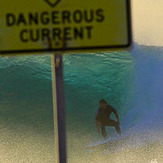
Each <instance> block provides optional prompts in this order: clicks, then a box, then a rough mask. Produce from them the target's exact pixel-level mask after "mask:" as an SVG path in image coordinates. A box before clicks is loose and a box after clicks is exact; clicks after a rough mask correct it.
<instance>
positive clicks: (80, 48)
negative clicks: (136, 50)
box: [0, 0, 132, 55]
mask: <svg viewBox="0 0 163 163" xmlns="http://www.w3.org/2000/svg"><path fill="white" fill-rule="evenodd" d="M126 9H127V28H128V43H127V44H124V45H110V46H91V47H75V48H59V49H54V48H48V49H33V50H26V49H25V50H8V51H0V55H1V54H10V53H12V54H13V53H32V52H33V53H35V52H59V51H64V52H69V51H71V50H72V51H79V50H93V49H94V50H100V49H101V50H102V49H117V48H118V49H119V48H129V47H130V46H131V45H132V25H131V0H126Z"/></svg>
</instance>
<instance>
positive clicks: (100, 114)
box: [95, 99, 121, 138]
mask: <svg viewBox="0 0 163 163" xmlns="http://www.w3.org/2000/svg"><path fill="white" fill-rule="evenodd" d="M99 103H100V108H99V109H98V110H97V111H96V118H95V119H96V128H97V132H98V134H100V128H101V133H102V136H103V137H104V138H106V137H107V133H106V130H105V126H114V127H115V129H116V131H117V133H118V134H119V135H120V134H121V129H120V121H119V115H118V113H117V111H116V110H115V109H114V108H113V106H111V105H109V104H108V103H107V102H106V101H105V100H104V99H101V100H100V101H99ZM112 112H113V113H114V114H115V116H116V118H117V121H115V120H112V119H110V115H111V113H112Z"/></svg>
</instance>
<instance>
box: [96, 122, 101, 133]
mask: <svg viewBox="0 0 163 163" xmlns="http://www.w3.org/2000/svg"><path fill="white" fill-rule="evenodd" d="M96 128H97V132H98V134H100V122H99V121H97V120H96Z"/></svg>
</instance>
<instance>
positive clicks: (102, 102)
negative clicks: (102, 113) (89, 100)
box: [99, 99, 107, 109]
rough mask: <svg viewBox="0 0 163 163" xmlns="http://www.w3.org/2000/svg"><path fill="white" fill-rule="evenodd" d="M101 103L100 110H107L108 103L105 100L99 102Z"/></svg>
mask: <svg viewBox="0 0 163 163" xmlns="http://www.w3.org/2000/svg"><path fill="white" fill-rule="evenodd" d="M99 103H100V108H102V109H105V108H106V106H107V102H106V101H105V100H104V99H101V100H100V101H99Z"/></svg>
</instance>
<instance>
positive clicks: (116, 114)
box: [113, 109, 120, 125]
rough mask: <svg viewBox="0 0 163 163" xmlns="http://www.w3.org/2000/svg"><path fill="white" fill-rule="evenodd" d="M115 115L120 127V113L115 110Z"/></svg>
mask: <svg viewBox="0 0 163 163" xmlns="http://www.w3.org/2000/svg"><path fill="white" fill-rule="evenodd" d="M113 113H114V114H115V116H116V118H117V122H118V124H119V125H120V120H119V115H118V113H117V111H116V110H115V109H113Z"/></svg>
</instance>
